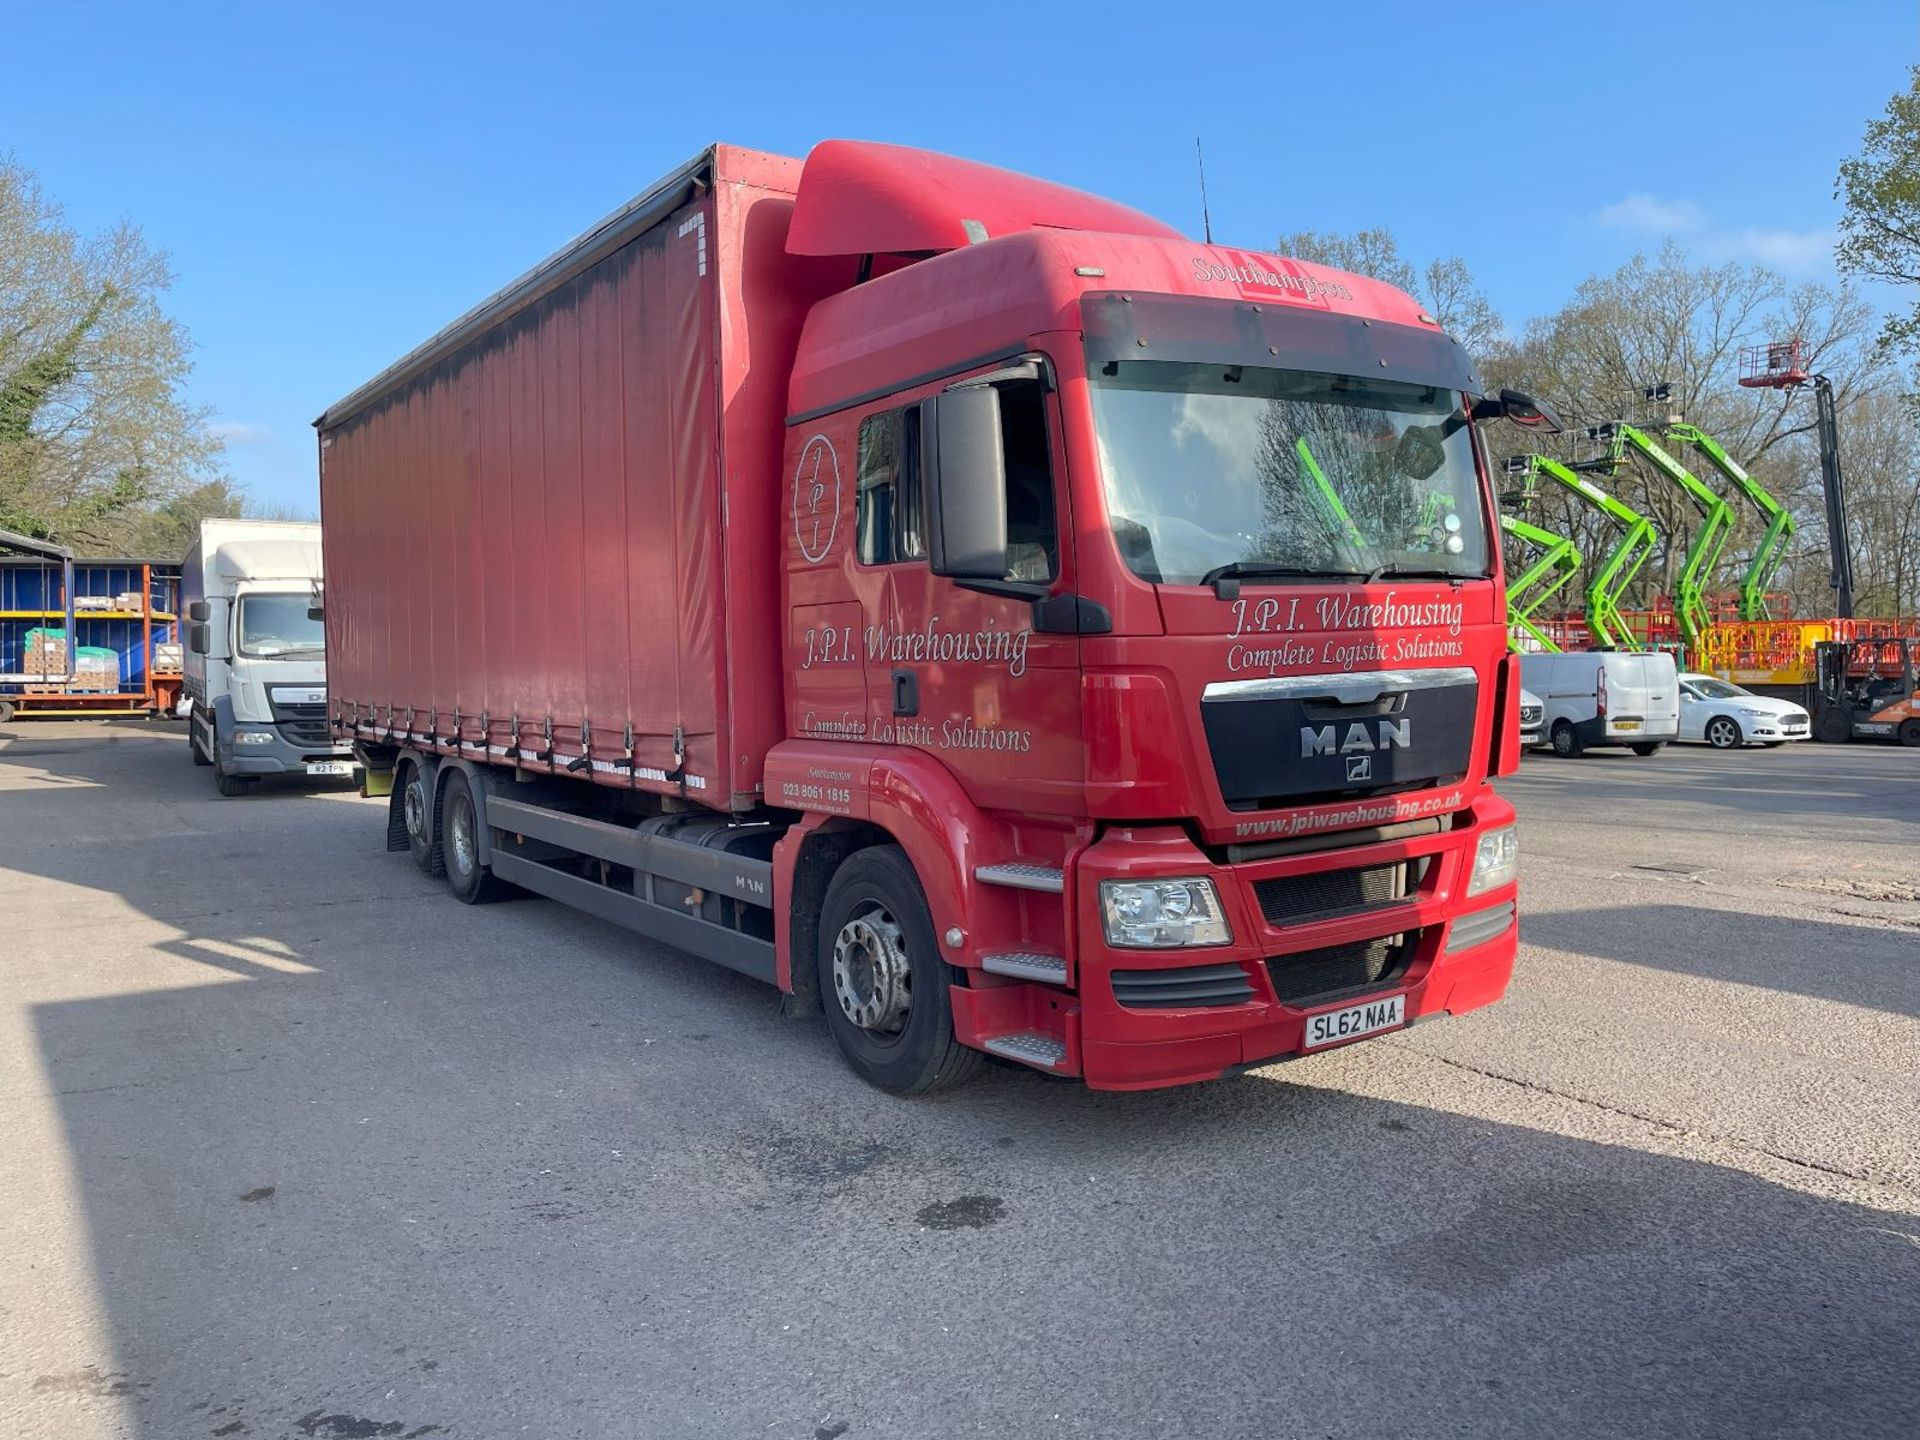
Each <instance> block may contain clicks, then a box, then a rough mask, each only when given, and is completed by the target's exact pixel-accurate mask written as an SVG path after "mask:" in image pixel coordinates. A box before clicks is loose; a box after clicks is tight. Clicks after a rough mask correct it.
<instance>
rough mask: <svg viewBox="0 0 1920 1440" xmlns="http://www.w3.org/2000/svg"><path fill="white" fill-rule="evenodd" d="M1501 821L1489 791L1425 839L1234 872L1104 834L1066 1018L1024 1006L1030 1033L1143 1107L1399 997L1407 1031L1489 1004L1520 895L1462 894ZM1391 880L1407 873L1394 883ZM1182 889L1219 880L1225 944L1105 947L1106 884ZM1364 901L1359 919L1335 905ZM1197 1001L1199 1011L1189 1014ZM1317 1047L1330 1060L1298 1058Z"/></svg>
mask: <svg viewBox="0 0 1920 1440" xmlns="http://www.w3.org/2000/svg"><path fill="white" fill-rule="evenodd" d="M1513 816H1514V812H1513V807H1512V806H1510V805H1509V804H1508V803H1507V802H1506V801H1505V800H1504V799H1502V798H1501V797H1500V796H1499V795H1497V794H1495V793H1494V792H1492V791H1487V792H1485V793H1483V794H1482V795H1481V796H1480V797H1479V798H1478V799H1477V800H1476V801H1475V802H1474V803H1473V804H1472V805H1471V806H1470V807H1469V808H1468V809H1466V810H1464V811H1460V812H1456V813H1455V814H1454V815H1453V816H1451V817H1448V818H1449V819H1450V820H1451V821H1452V828H1450V829H1446V830H1442V831H1440V832H1438V833H1435V834H1431V835H1420V836H1414V837H1409V838H1404V839H1398V840H1387V841H1376V842H1374V843H1370V844H1357V845H1350V846H1345V847H1336V848H1329V849H1317V850H1311V851H1306V852H1303V853H1294V854H1282V855H1276V856H1273V857H1271V858H1267V859H1260V860H1252V861H1246V862H1243V863H1240V864H1232V865H1214V864H1212V863H1210V862H1209V860H1208V858H1207V856H1206V855H1205V854H1204V853H1203V852H1201V851H1200V850H1199V849H1198V848H1197V847H1195V846H1194V845H1193V843H1192V841H1191V840H1189V839H1188V837H1187V836H1186V834H1185V832H1183V831H1181V830H1178V829H1176V828H1173V827H1152V828H1148V827H1141V828H1138V829H1133V830H1126V829H1122V830H1115V831H1110V832H1109V833H1108V834H1107V835H1106V836H1104V837H1103V838H1102V839H1101V840H1100V841H1099V842H1098V843H1096V844H1094V845H1093V846H1092V847H1090V848H1089V849H1087V850H1086V851H1084V852H1082V853H1081V855H1080V856H1079V858H1078V863H1077V864H1076V865H1075V867H1074V871H1073V876H1072V883H1071V886H1070V893H1071V895H1072V897H1073V908H1072V911H1071V917H1070V919H1071V930H1072V932H1073V934H1074V935H1075V936H1077V940H1076V941H1075V943H1073V944H1072V945H1071V946H1070V950H1071V953H1072V956H1073V959H1072V973H1071V975H1070V976H1069V984H1070V987H1071V989H1072V991H1073V992H1074V993H1073V996H1072V1003H1071V1004H1062V1003H1059V1002H1057V1001H1056V1002H1053V1003H1052V1004H1051V1009H1050V1011H1049V1009H1048V1008H1047V1005H1046V1004H1042V1003H1036V1004H1035V1005H1033V1006H1031V1007H1027V1009H1026V1012H1025V1013H1026V1017H1027V1021H1028V1023H1030V1024H1034V1025H1035V1026H1036V1028H1038V1027H1045V1028H1046V1029H1049V1030H1052V1031H1053V1032H1054V1033H1055V1034H1056V1036H1057V1039H1058V1042H1059V1043H1060V1044H1061V1045H1062V1046H1063V1047H1064V1050H1065V1054H1066V1061H1065V1064H1064V1066H1063V1067H1061V1073H1076V1072H1077V1073H1079V1074H1080V1075H1082V1076H1083V1077H1084V1079H1085V1081H1086V1083H1087V1084H1088V1085H1089V1086H1092V1087H1093V1088H1095V1089H1106V1090H1144V1089H1153V1088H1157V1087H1160V1086H1167V1085H1179V1084H1185V1083H1188V1082H1192V1081H1198V1080H1207V1079H1212V1078H1214V1077H1216V1076H1219V1075H1222V1074H1224V1073H1226V1072H1228V1071H1230V1070H1234V1069H1238V1068H1241V1067H1244V1066H1249V1065H1257V1064H1260V1063H1262V1062H1266V1061H1272V1060H1277V1059H1281V1058H1286V1057H1291V1056H1293V1055H1296V1054H1299V1053H1302V1050H1303V1045H1304V1042H1305V1038H1306V1031H1307V1022H1308V1020H1309V1018H1310V1017H1312V1016H1314V1015H1316V1014H1320V1013H1325V1012H1330V1011H1335V1010H1342V1009H1345V1008H1347V1007H1349V1006H1352V1005H1355V1004H1358V1003H1361V1002H1362V1001H1365V1000H1368V999H1379V998H1382V997H1388V996H1393V995H1404V996H1405V997H1406V1010H1405V1017H1406V1020H1407V1022H1408V1023H1413V1022H1415V1021H1418V1020H1423V1019H1429V1018H1432V1017H1434V1016H1438V1015H1443V1014H1449V1015H1457V1014H1461V1013H1462V1012H1464V1011H1467V1010H1473V1009H1477V1008H1479V1007H1480V1006H1482V1005H1487V1004H1490V1003H1492V1002H1493V1001H1495V1000H1497V999H1499V998H1500V997H1501V995H1502V994H1504V993H1505V991H1506V988H1507V982H1508V980H1509V978H1510V977H1511V975H1512V973H1513V963H1514V955H1515V952H1516V949H1517V946H1518V938H1517V926H1516V923H1515V922H1514V921H1513V920H1512V919H1510V918H1507V917H1509V916H1511V915H1512V913H1513V909H1514V903H1515V894H1516V886H1515V885H1513V884H1511V883H1510V884H1507V885H1505V886H1501V887H1499V888H1496V889H1493V890H1489V891H1487V892H1486V893H1484V894H1481V895H1476V896H1473V897H1472V898H1471V899H1469V898H1467V896H1466V893H1465V892H1466V884H1467V879H1468V876H1469V874H1470V872H1471V869H1472V862H1473V856H1474V853H1475V851H1476V849H1477V847H1478V845H1479V841H1480V837H1481V836H1482V835H1483V834H1485V833H1486V832H1487V831H1488V830H1490V829H1494V828H1498V827H1500V826H1503V825H1509V824H1511V823H1513ZM1395 867H1404V869H1402V870H1400V871H1399V872H1398V879H1397V880H1395V879H1394V878H1393V877H1394V875H1395ZM1176 875H1179V876H1198V875H1205V876H1207V877H1208V878H1209V879H1211V880H1212V881H1213V883H1214V886H1215V888H1216V889H1217V890H1218V892H1219V895H1220V900H1221V905H1222V908H1223V910H1224V911H1225V913H1226V915H1227V917H1228V920H1229V923H1230V925H1231V926H1232V934H1233V939H1232V942H1231V943H1229V944H1227V945H1221V946H1213V947H1208V948H1204V949H1189V950H1135V949H1118V948H1115V947H1112V946H1109V945H1108V944H1107V943H1106V938H1105V932H1104V930H1103V928H1102V925H1101V919H1100V914H1099V889H1100V882H1101V881H1102V880H1109V879H1147V878H1155V877H1171V876H1176ZM1363 875H1364V876H1365V877H1367V878H1366V880H1365V881H1364V883H1363V881H1362V879H1361V877H1362V876H1363ZM1383 877H1384V878H1383ZM1376 879H1377V880H1378V884H1377V885H1376V884H1375V881H1376ZM1367 887H1372V888H1371V889H1370V890H1369V893H1368V894H1367V896H1366V897H1365V898H1364V899H1362V900H1361V901H1360V902H1359V903H1345V904H1343V903H1341V902H1342V901H1345V900H1350V899H1352V898H1353V896H1354V895H1356V894H1358V893H1359V891H1360V890H1361V889H1364V888H1367ZM1316 903H1319V904H1320V905H1321V908H1320V909H1319V910H1318V911H1316V910H1314V909H1313V908H1312V907H1313V906H1314V904H1316ZM1329 903H1331V905H1332V908H1327V906H1328V904H1329ZM1496 912H1498V913H1496ZM1456 929H1457V930H1458V936H1457V937H1456ZM1395 937H1398V938H1397V940H1396V938H1395ZM1182 972H1186V973H1182ZM1023 988H1038V987H1023ZM1058 993H1059V992H1057V991H1056V992H1054V994H1055V995H1058ZM956 994H957V995H958V996H965V997H967V1004H966V1006H965V1008H966V1009H969V1010H971V1009H973V1008H974V1007H975V1006H979V1007H980V1008H981V1009H982V1010H985V1009H986V1008H987V1005H988V1004H989V1003H991V1002H989V1001H988V999H987V997H989V996H994V995H995V992H994V991H992V990H988V991H986V992H984V994H983V992H981V991H979V990H974V991H972V992H968V991H965V990H962V991H957V992H956ZM1163 996H1174V997H1176V998H1175V999H1174V1000H1173V1001H1172V1002H1168V1001H1166V1000H1164V999H1162V998H1161V997H1163ZM1192 996H1202V997H1205V998H1204V999H1203V1000H1201V1002H1200V1003H1187V1000H1186V998H1185V997H1192ZM1013 998H1014V997H1012V996H1010V995H1008V996H1006V997H1005V999H1006V1001H1008V1002H1011V1001H1012V1000H1013ZM994 1008H996V1009H1000V1010H1001V1013H1003V1014H1006V1013H1010V1012H1011V1009H1012V1007H1011V1004H1008V1005H1007V1006H1005V1007H1001V1006H995V1007H994ZM963 1038H966V1037H965V1036H964V1035H963ZM1338 1043H1343V1044H1348V1043H1353V1042H1352V1041H1342V1042H1338ZM1322 1048H1332V1047H1316V1048H1315V1050H1313V1051H1312V1052H1308V1053H1319V1050H1320V1049H1322Z"/></svg>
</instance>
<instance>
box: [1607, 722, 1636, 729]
mask: <svg viewBox="0 0 1920 1440" xmlns="http://www.w3.org/2000/svg"><path fill="white" fill-rule="evenodd" d="M1613 728H1614V729H1616V730H1638V729H1639V728H1640V722H1639V721H1638V720H1616V721H1614V722H1613Z"/></svg>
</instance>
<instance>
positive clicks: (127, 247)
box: [0, 160, 236, 554]
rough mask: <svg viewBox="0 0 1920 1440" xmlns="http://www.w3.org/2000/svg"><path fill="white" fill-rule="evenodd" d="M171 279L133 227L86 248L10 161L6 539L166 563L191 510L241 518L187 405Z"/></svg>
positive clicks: (1, 402)
mask: <svg viewBox="0 0 1920 1440" xmlns="http://www.w3.org/2000/svg"><path fill="white" fill-rule="evenodd" d="M171 278H172V277H171V275H170V274H169V272H168V268H167V262H166V257H165V256H163V255H161V254H158V253H157V252H155V251H153V250H151V249H149V248H148V247H147V245H146V242H145V241H144V240H143V239H142V238H141V236H140V232H139V231H138V230H137V229H135V228H134V227H133V226H131V225H124V224H123V225H120V226H117V227H116V228H114V229H112V230H110V231H108V232H106V233H105V234H102V235H98V236H93V237H83V236H81V235H79V234H77V233H76V232H75V231H74V230H73V228H72V227H71V226H69V225H68V224H67V223H66V222H65V220H64V218H63V217H62V215H61V213H60V211H59V209H58V207H56V206H55V205H54V204H53V203H52V202H51V201H49V200H48V199H47V198H46V197H45V195H44V194H43V193H42V191H41V189H40V186H39V184H38V183H37V182H36V181H35V179H34V177H33V176H32V175H31V174H30V173H29V172H28V171H27V170H26V169H25V168H24V167H22V166H20V165H19V164H17V163H14V162H12V161H7V160H0V527H4V528H7V529H12V530H20V531H24V532H27V533H30V534H36V535H41V536H45V537H48V538H51V539H55V540H59V541H62V542H63V543H67V544H71V545H73V546H75V547H76V548H80V549H84V550H88V551H91V552H94V553H105V552H109V551H119V552H133V551H136V550H142V549H146V550H147V553H159V554H167V553H171V549H172V548H173V546H172V539H173V536H174V535H175V534H176V533H177V532H178V529H179V525H180V523H181V514H182V511H181V507H182V506H187V507H189V508H191V507H192V506H194V505H196V504H218V505H220V506H223V507H228V509H229V513H231V507H232V504H233V501H234V499H235V498H236V497H235V496H234V495H233V492H232V490H231V488H230V487H229V486H227V484H226V482H225V481H223V480H222V479H221V477H220V475H219V472H218V469H217V465H216V461H217V458H218V455H219V452H220V446H219V442H218V441H217V440H215V439H214V438H213V437H212V436H211V435H210V434H209V432H208V429H207V425H206V416H205V415H204V413H202V412H200V411H197V410H195V409H193V408H191V407H189V406H188V405H186V404H185V403H184V402H183V400H182V399H181V395H180V390H181V387H182V385H183V384H184V382H185V380H186V377H187V374H188V372H189V370H190V369H191V362H190V360H189V349H190V347H189V342H188V339H187V336H186V333H185V331H184V330H183V329H182V328H181V327H180V325H179V323H178V322H177V321H175V320H173V319H172V318H171V317H170V316H168V315H167V314H166V313H165V311H164V310H163V309H162V308H161V304H160V301H161V297H162V296H163V295H164V293H165V291H166V289H167V286H168V284H169V283H170V281H171ZM195 523H196V524H197V517H196V520H195ZM161 541H164V542H165V545H166V547H167V548H162V549H159V550H157V551H155V550H153V549H152V548H151V547H153V546H154V545H156V544H158V543H159V542H161ZM178 548H179V549H182V550H184V548H185V547H184V545H183V546H180V547H178Z"/></svg>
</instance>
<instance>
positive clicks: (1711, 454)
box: [1667, 421, 1794, 620]
mask: <svg viewBox="0 0 1920 1440" xmlns="http://www.w3.org/2000/svg"><path fill="white" fill-rule="evenodd" d="M1667 438H1668V439H1669V440H1677V441H1679V442H1680V443H1681V444H1683V445H1691V446H1693V448H1694V449H1696V450H1698V451H1699V452H1700V453H1701V454H1702V455H1704V456H1706V457H1707V460H1708V461H1709V462H1710V463H1711V464H1712V466H1713V468H1714V469H1716V470H1718V471H1719V472H1720V473H1721V474H1722V475H1724V476H1726V477H1727V479H1728V481H1729V482H1731V483H1732V485H1733V487H1734V488H1735V489H1736V490H1738V491H1739V492H1740V493H1741V494H1742V495H1744V496H1746V497H1747V499H1748V500H1749V501H1751V502H1752V504H1753V508H1754V509H1756V510H1758V511H1759V512H1760V518H1761V519H1762V520H1763V521H1765V522H1766V526H1767V530H1766V533H1765V534H1764V535H1762V536H1761V537H1760V543H1759V545H1758V546H1756V547H1755V548H1754V552H1753V559H1752V560H1750V561H1749V562H1747V573H1746V574H1745V575H1743V576H1742V577H1741V578H1740V618H1741V619H1742V620H1768V619H1771V618H1772V617H1771V616H1770V615H1768V614H1767V586H1768V585H1769V584H1771V583H1772V581H1773V577H1774V576H1775V574H1777V573H1778V572H1779V569H1780V565H1781V562H1782V561H1784V560H1785V559H1786V558H1787V553H1786V552H1787V542H1788V541H1789V540H1791V539H1793V529H1794V526H1793V516H1791V515H1790V514H1788V513H1787V507H1786V506H1784V505H1782V504H1781V503H1780V502H1779V501H1778V500H1776V499H1774V498H1773V496H1771V495H1769V494H1768V493H1767V491H1766V488H1765V487H1764V486H1762V485H1761V484H1760V482H1759V481H1758V480H1755V479H1754V478H1753V477H1752V476H1751V475H1749V474H1748V473H1747V472H1746V471H1745V470H1743V469H1742V468H1741V467H1740V465H1739V463H1738V462H1737V461H1736V460H1735V459H1734V458H1733V457H1732V456H1731V455H1729V454H1727V452H1726V451H1725V450H1724V449H1723V448H1722V447H1721V445H1720V442H1719V441H1718V440H1715V439H1714V438H1713V437H1712V436H1711V435H1709V434H1707V433H1706V431H1704V430H1701V429H1699V428H1698V427H1697V426H1693V425H1683V424H1681V423H1679V422H1678V421H1675V422H1674V423H1672V424H1670V425H1668V426H1667Z"/></svg>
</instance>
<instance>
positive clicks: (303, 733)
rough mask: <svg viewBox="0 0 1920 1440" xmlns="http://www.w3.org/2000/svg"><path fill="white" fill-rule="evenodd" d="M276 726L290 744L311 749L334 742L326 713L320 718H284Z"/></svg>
mask: <svg viewBox="0 0 1920 1440" xmlns="http://www.w3.org/2000/svg"><path fill="white" fill-rule="evenodd" d="M275 728H276V729H278V730H279V732H280V735H281V738H282V739H284V740H285V741H286V742H287V743H288V744H289V745H299V746H303V747H305V748H308V749H311V748H313V747H315V746H321V747H325V746H328V745H331V744H333V734H332V732H331V731H329V730H328V728H327V718H326V716H324V715H323V716H321V717H320V718H319V719H318V720H282V721H281V722H280V723H279V724H278V725H277V726H276V727H275Z"/></svg>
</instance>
